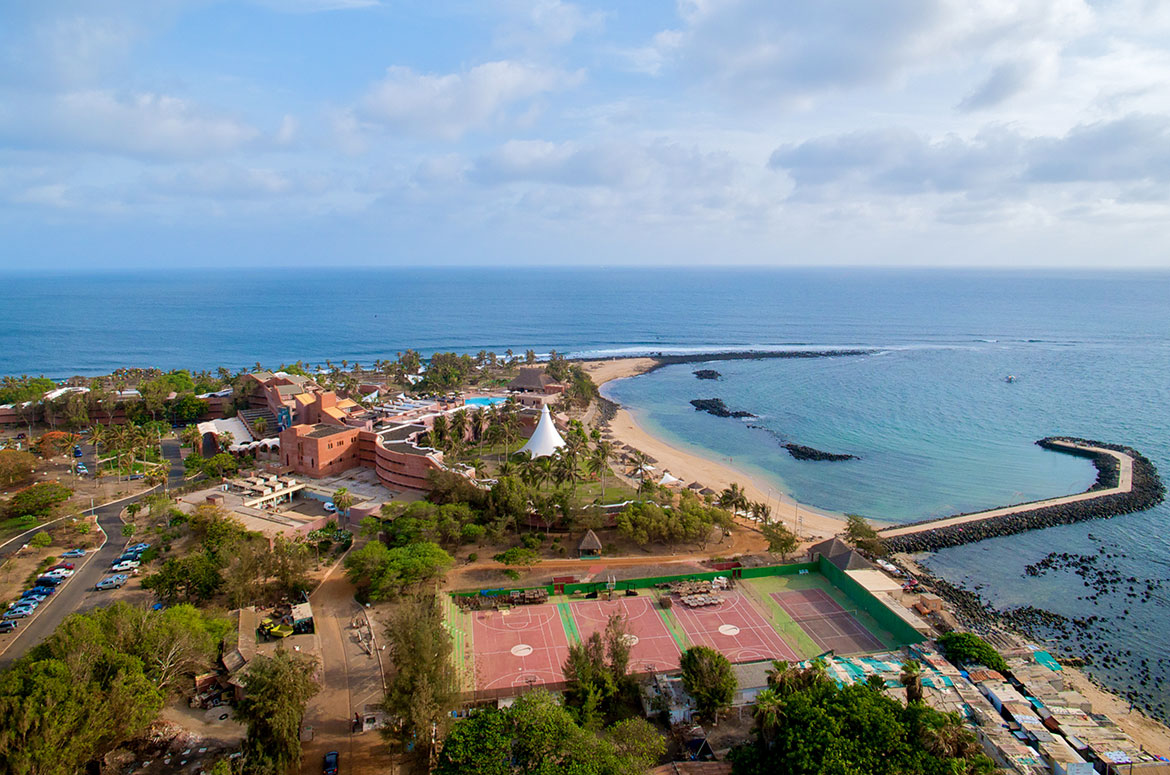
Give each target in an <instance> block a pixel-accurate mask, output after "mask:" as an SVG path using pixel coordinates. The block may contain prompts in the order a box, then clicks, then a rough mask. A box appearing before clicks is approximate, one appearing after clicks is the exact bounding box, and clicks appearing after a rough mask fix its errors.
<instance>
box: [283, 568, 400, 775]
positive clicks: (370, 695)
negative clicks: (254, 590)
mask: <svg viewBox="0 0 1170 775" xmlns="http://www.w3.org/2000/svg"><path fill="white" fill-rule="evenodd" d="M309 602H310V603H312V605H313V621H314V623H315V625H316V629H317V636H318V637H319V638H320V642H321V660H322V670H321V683H322V686H321V691H320V693H318V694H317V696H316V697H314V698H313V699H312V700H311V701H310V702H309V707H308V708H307V709H306V711H305V722H304V723H305V725H306V726H310V727H312V728H313V739H312V740H311V741H309V742H307V743H305V744H304V748H303V751H304V758H303V759H302V762H301V772H302V773H304V775H317V773H320V772H321V761H322V758H323V757H324V755H325V754H326V753H327V752H328V751H337V752H339V753H340V754H341V770H342V771H343V772H347V773H387V772H393V771H395V770H394V769H393V763H392V761H391V758H390V754H389V750H388V748H387V747H386V744H385V743H384V742H383V741H382V737H381V735H380V734H379V733H378V732H377V731H376V730H371V731H369V732H359V733H357V734H354V733H353V732H352V731H351V730H352V726H351V725H352V722H353V717H354V713H361V712H362V711H364V709H365V706H366V705H373V704H376V703H379V702H381V700H382V673H381V670H380V668H379V661H378V658H377V656H375V655H373V654H369V653H367V652H366V651H365V650H364V649H363V648H362V647H361V646H360V645H359V644H358V642H357V638H356V634H357V630H355V629H354V628H353V627H351V626H350V625H351V622H353V620H354V619H355V618H357V619H362V620H364V615H363V613H362V608H361V606H359V605H358V604H357V603H356V602H355V601H354V599H353V586H352V585H350V583H349V582H348V581H347V580H346V578H345V575H344V574H343V573H342V571H341V567H340V562H339V563H338V564H337V565H335V566H334V567H333V568H332V569H331V570H330V572H329V573H328V574H327V575H326V577H325V579H324V580H323V581H322V582H321V585H320V586H319V587H317V589H316V591H315V592H313V594H312V595H311V596H310V597H309Z"/></svg>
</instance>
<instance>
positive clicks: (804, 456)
mask: <svg viewBox="0 0 1170 775" xmlns="http://www.w3.org/2000/svg"><path fill="white" fill-rule="evenodd" d="M784 449H786V450H788V454H789V455H792V456H793V457H794V458H796V459H797V460H821V461H826V460H827V461H837V460H857V455H839V454H836V453H833V452H822V451H821V450H819V449H813V448H812V447H806V446H803V445H801V444H785V445H784Z"/></svg>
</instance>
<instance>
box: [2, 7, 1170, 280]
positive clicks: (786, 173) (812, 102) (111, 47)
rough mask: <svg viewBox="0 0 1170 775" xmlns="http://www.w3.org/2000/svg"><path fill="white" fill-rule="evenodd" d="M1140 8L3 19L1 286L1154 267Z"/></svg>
mask: <svg viewBox="0 0 1170 775" xmlns="http://www.w3.org/2000/svg"><path fill="white" fill-rule="evenodd" d="M1168 216H1170V2H1166V1H1165V0H882V1H881V2H875V1H874V0H820V1H819V2H788V1H787V0H784V1H779V2H778V1H777V0H678V2H666V1H665V0H636V1H633V2H631V1H630V0H626V1H625V2H618V1H617V0H614V1H613V2H596V3H585V2H580V3H571V2H562V1H561V0H450V1H449V2H417V1H416V2H407V0H252V1H251V2H243V1H240V2H212V1H211V0H102V1H101V2H93V1H92V0H37V1H36V2H19V1H17V0H12V1H10V2H4V3H2V4H0V235H2V237H0V271H9V272H13V271H16V272H20V271H41V270H46V269H52V270H85V271H103V270H119V269H129V270H141V269H158V268H183V267H196V266H198V267H203V266H207V267H222V268H225V269H230V268H231V267H235V266H273V267H296V266H310V265H311V266H318V265H329V266H360V265H377V266H383V265H412V266H418V265H444V264H454V265H463V264H472V265H480V264H483V265H492V264H509V265H511V264H518V265H541V266H544V265H552V266H556V265H571V264H585V265H601V266H621V265H634V264H662V265H690V264H747V265H782V266H783V265H814V266H819V265H824V266H832V265H847V266H848V265H910V266H929V267H948V266H976V267H991V268H996V267H1005V268H1019V267H1061V266H1080V267H1086V266H1088V267H1098V266H1099V267H1107V268H1123V267H1147V268H1158V269H1162V268H1170V217H1168Z"/></svg>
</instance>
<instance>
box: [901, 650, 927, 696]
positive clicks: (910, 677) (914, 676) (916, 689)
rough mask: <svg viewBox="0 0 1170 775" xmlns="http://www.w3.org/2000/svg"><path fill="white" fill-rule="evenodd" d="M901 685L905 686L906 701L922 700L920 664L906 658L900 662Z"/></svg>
mask: <svg viewBox="0 0 1170 775" xmlns="http://www.w3.org/2000/svg"><path fill="white" fill-rule="evenodd" d="M900 679H901V681H902V685H903V686H905V687H906V702H922V665H920V664H918V661H917V660H914V659H907V660H906V661H905V662H903V663H902V675H901V676H900Z"/></svg>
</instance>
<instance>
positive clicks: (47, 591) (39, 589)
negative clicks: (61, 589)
mask: <svg viewBox="0 0 1170 775" xmlns="http://www.w3.org/2000/svg"><path fill="white" fill-rule="evenodd" d="M56 591H57V588H56V587H52V586H49V585H48V584H39V585H37V586H35V587H33V588H32V589H30V590H29V592H35V593H36V594H38V595H44V596H45V597H48V596H49V595H51V594H53V593H54V592H56Z"/></svg>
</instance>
